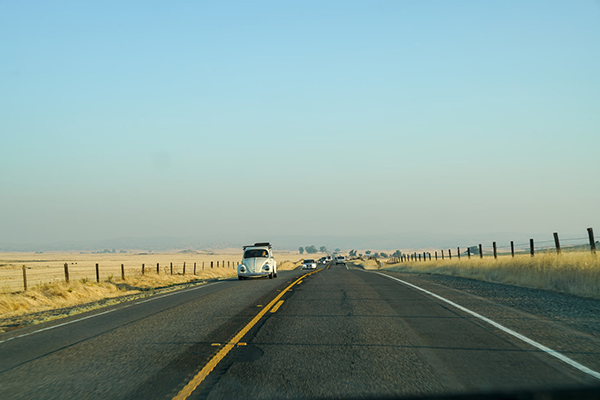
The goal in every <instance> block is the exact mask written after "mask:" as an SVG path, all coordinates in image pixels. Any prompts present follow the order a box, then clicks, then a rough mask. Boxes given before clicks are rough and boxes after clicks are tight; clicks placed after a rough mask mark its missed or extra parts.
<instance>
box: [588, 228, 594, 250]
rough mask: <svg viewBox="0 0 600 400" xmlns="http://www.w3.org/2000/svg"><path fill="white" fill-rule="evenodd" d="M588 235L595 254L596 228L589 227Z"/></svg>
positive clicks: (591, 248)
mask: <svg viewBox="0 0 600 400" xmlns="http://www.w3.org/2000/svg"><path fill="white" fill-rule="evenodd" d="M587 231H588V236H589V238H590V250H591V252H592V254H593V255H596V242H595V241H594V230H593V229H592V228H587Z"/></svg>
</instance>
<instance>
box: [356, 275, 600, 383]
mask: <svg viewBox="0 0 600 400" xmlns="http://www.w3.org/2000/svg"><path fill="white" fill-rule="evenodd" d="M365 272H370V273H373V274H377V275H381V276H385V277H386V278H389V279H393V280H395V281H398V282H400V283H402V284H404V285H406V286H409V287H411V288H414V289H417V290H420V291H421V292H424V293H427V294H428V295H430V296H432V297H435V298H436V299H438V300H441V301H443V302H445V303H447V304H450V305H451V306H453V307H455V308H458V309H459V310H461V311H463V312H465V313H467V314H470V315H472V316H474V317H475V318H478V319H480V320H482V321H484V322H486V323H488V324H490V325H492V326H493V327H495V328H498V329H500V330H501V331H503V332H505V333H508V334H509V335H511V336H514V337H516V338H517V339H520V340H521V341H523V342H525V343H527V344H529V345H531V346H533V347H535V348H537V349H539V350H541V351H543V352H544V353H546V354H548V355H551V356H552V357H555V358H558V359H559V360H560V361H562V362H564V363H566V364H568V365H570V366H571V367H573V368H575V369H578V370H579V371H581V372H583V373H585V374H588V375H590V376H593V377H594V378H596V379H600V372H598V371H594V370H593V369H591V368H588V367H586V366H585V365H583V364H580V363H578V362H577V361H575V360H573V359H571V358H569V357H567V356H565V355H564V354H561V353H559V352H558V351H556V350H552V349H551V348H549V347H547V346H544V345H543V344H541V343H539V342H536V341H535V340H533V339H530V338H528V337H527V336H525V335H522V334H520V333H518V332H516V331H513V330H512V329H510V328H507V327H505V326H504V325H500V324H499V323H497V322H496V321H493V320H491V319H489V318H487V317H484V316H483V315H481V314H478V313H476V312H475V311H471V310H469V309H468V308H466V307H463V306H461V305H460V304H457V303H455V302H453V301H452V300H448V299H446V298H445V297H442V296H440V295H438V294H435V293H433V292H430V291H429V290H427V289H423V288H421V287H419V286H417V285H413V284H412V283H409V282H406V281H403V280H402V279H398V278H395V277H393V276H390V275H387V274H384V273H381V272H374V271H365Z"/></svg>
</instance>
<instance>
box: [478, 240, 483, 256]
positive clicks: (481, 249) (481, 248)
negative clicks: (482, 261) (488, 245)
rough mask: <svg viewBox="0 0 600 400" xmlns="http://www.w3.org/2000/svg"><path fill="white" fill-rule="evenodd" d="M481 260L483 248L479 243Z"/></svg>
mask: <svg viewBox="0 0 600 400" xmlns="http://www.w3.org/2000/svg"><path fill="white" fill-rule="evenodd" d="M479 258H483V247H482V246H481V243H479Z"/></svg>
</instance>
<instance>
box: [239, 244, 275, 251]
mask: <svg viewBox="0 0 600 400" xmlns="http://www.w3.org/2000/svg"><path fill="white" fill-rule="evenodd" d="M248 247H268V248H269V249H270V248H271V243H269V242H262V243H254V244H249V245H247V246H244V247H243V249H244V250H246V249H247V248H248Z"/></svg>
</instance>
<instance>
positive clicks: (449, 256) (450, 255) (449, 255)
mask: <svg viewBox="0 0 600 400" xmlns="http://www.w3.org/2000/svg"><path fill="white" fill-rule="evenodd" d="M448 259H449V260H452V250H450V249H448Z"/></svg>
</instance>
